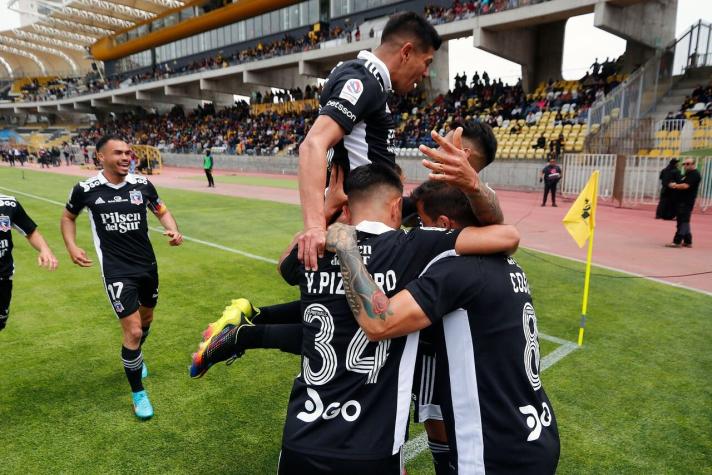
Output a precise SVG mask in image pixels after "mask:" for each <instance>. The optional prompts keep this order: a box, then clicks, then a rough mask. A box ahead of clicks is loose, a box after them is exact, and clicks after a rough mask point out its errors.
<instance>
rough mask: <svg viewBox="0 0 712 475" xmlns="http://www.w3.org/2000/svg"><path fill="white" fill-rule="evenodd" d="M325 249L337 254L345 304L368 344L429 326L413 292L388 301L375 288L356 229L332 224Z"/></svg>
mask: <svg viewBox="0 0 712 475" xmlns="http://www.w3.org/2000/svg"><path fill="white" fill-rule="evenodd" d="M326 249H327V250H329V251H332V252H335V253H336V255H337V256H338V258H339V265H340V267H341V276H342V278H343V282H344V292H345V294H346V300H347V301H348V303H349V307H351V311H352V312H353V314H354V318H355V319H356V322H357V323H358V324H359V326H360V327H361V328H362V329H363V331H364V333H365V334H366V336H367V337H368V339H369V340H371V341H377V340H383V339H387V338H394V337H397V336H402V335H407V334H408V333H412V332H414V331H416V330H420V329H422V328H425V327H427V326H428V325H430V320H429V319H428V317H427V316H426V315H425V313H424V312H423V310H422V309H421V308H420V306H419V305H418V304H417V303H416V301H415V299H413V297H412V295H411V294H410V292H408V291H407V290H402V291H400V292H398V294H396V295H395V296H394V297H393V298H392V299H389V298H388V297H387V296H386V294H385V293H383V291H382V290H381V289H380V288H379V287H378V286H377V285H376V283H375V282H374V280H373V278H372V277H371V275H370V274H369V273H368V271H367V270H366V267H365V266H364V265H363V259H362V258H361V255H360V254H359V252H358V247H357V244H356V229H355V228H354V227H353V226H347V225H345V224H341V223H335V224H332V225H331V226H330V227H329V232H328V234H327V238H326Z"/></svg>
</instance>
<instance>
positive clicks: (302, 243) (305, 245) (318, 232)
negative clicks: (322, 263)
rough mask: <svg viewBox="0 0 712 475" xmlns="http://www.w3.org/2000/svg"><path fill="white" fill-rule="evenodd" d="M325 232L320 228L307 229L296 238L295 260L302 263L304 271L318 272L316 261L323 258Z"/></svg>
mask: <svg viewBox="0 0 712 475" xmlns="http://www.w3.org/2000/svg"><path fill="white" fill-rule="evenodd" d="M325 241H326V230H325V229H324V228H321V227H314V228H309V229H307V230H306V231H304V232H303V233H302V234H301V235H300V236H299V238H297V246H298V251H297V258H298V259H299V260H300V261H301V262H303V263H304V268H305V269H306V270H311V271H316V270H318V265H317V261H318V259H319V258H320V257H324V242H325Z"/></svg>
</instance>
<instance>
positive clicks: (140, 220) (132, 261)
mask: <svg viewBox="0 0 712 475" xmlns="http://www.w3.org/2000/svg"><path fill="white" fill-rule="evenodd" d="M162 207H163V204H162V202H161V200H160V198H159V197H158V193H157V192H156V188H155V187H154V186H153V184H152V183H151V182H150V181H148V180H147V179H146V178H144V177H142V176H137V175H128V176H127V177H126V181H125V182H124V183H123V184H122V185H121V186H117V185H113V184H112V183H110V182H109V181H108V180H107V179H106V178H105V177H104V175H103V174H102V173H99V174H98V175H96V176H94V177H92V178H89V179H87V180H84V181H82V182H79V183H78V184H77V185H75V186H74V188H73V189H72V191H71V193H70V195H69V200H68V202H67V205H66V208H67V211H69V212H70V213H72V214H74V215H78V214H79V213H80V212H81V211H82V210H83V209H84V208H86V209H87V210H88V212H89V220H90V221H91V230H92V235H93V238H94V245H95V246H96V253H97V256H98V257H99V264H100V265H101V270H102V273H103V275H104V277H128V276H134V275H139V274H143V273H145V272H147V271H155V270H156V269H157V267H156V256H155V255H154V253H153V247H152V246H151V241H150V239H149V237H148V220H147V213H146V209H147V208H148V209H150V210H151V211H152V212H153V213H154V214H156V215H160V214H161V210H162Z"/></svg>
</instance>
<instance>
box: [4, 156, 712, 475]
mask: <svg viewBox="0 0 712 475" xmlns="http://www.w3.org/2000/svg"><path fill="white" fill-rule="evenodd" d="M75 181H76V179H74V178H72V177H66V176H59V175H51V174H41V173H38V172H31V171H25V173H24V179H23V178H22V176H21V172H20V171H19V170H11V169H7V168H2V169H0V187H4V188H11V189H14V190H18V191H21V192H24V193H30V194H33V195H38V196H41V197H44V198H47V199H49V200H54V201H58V202H63V201H64V200H65V199H66V196H67V194H68V192H69V190H70V188H71V186H72V185H73V184H74V183H75ZM159 191H160V193H161V196H162V198H163V199H164V201H165V202H166V203H167V205H168V206H169V208H170V209H171V210H172V212H173V213H174V215H175V216H176V218H177V220H178V222H179V225H180V226H181V229H182V231H183V232H184V234H186V235H187V236H190V237H193V238H197V239H202V240H204V241H210V242H213V243H217V244H221V245H223V246H227V247H230V248H233V249H239V250H242V251H246V252H250V253H253V254H257V255H260V256H264V257H267V258H273V259H276V258H277V257H278V255H279V253H280V252H281V250H282V248H283V247H284V246H285V245H286V244H287V242H288V241H289V240H290V238H291V236H292V234H293V233H294V232H296V231H297V230H298V229H299V227H300V213H299V209H298V207H296V206H288V205H281V204H275V203H269V202H264V201H256V200H247V199H239V198H229V197H221V196H215V195H207V194H201V193H192V192H185V191H180V190H173V189H160V190H159ZM0 193H9V192H8V191H7V190H4V189H0ZM9 194H12V193H9ZM16 196H17V197H18V198H19V199H20V200H21V202H22V204H23V206H24V207H25V208H26V209H27V210H28V212H29V213H30V215H31V216H32V217H33V219H35V221H37V222H38V224H39V225H40V229H41V231H42V233H43V234H44V235H45V237H46V238H47V239H48V241H49V243H50V245H51V246H52V248H53V249H54V251H55V252H56V253H57V255H58V257H59V258H60V268H59V269H58V270H57V271H56V272H54V273H49V272H46V271H44V270H40V269H38V268H37V267H36V264H35V253H34V251H32V250H31V249H30V247H29V245H27V243H25V242H23V241H24V239H23V238H22V236H20V235H19V234H15V241H16V248H15V258H16V267H17V273H16V277H15V282H14V286H15V288H14V296H13V303H12V309H11V316H10V321H9V323H8V328H7V329H6V330H4V331H3V332H0V361H1V362H2V363H1V364H0V472H2V473H13V474H14V473H138V472H143V473H160V474H165V473H237V474H265V473H275V470H276V465H277V456H278V453H279V447H280V439H281V429H282V425H283V422H284V415H285V408H286V403H287V398H288V394H289V390H290V387H291V382H292V379H293V378H294V377H295V376H296V374H297V373H298V372H299V359H298V358H297V357H295V356H291V355H286V354H282V353H280V352H277V351H253V352H251V353H248V354H247V355H245V356H244V357H243V358H242V359H240V360H238V361H236V362H235V363H234V364H233V365H232V366H230V367H226V366H225V365H220V366H217V367H215V368H213V369H211V371H210V372H209V373H208V374H207V375H206V376H205V377H204V378H203V379H200V380H191V379H189V378H188V376H187V366H188V364H189V361H190V354H191V352H192V351H194V350H195V348H196V346H197V343H198V340H199V337H200V333H201V331H202V330H203V329H204V327H205V326H206V324H207V323H208V322H209V321H211V320H213V319H215V317H216V316H218V315H219V314H220V312H221V310H222V307H223V306H224V305H226V304H227V303H228V302H229V300H230V299H231V298H236V297H239V296H246V297H249V298H250V299H251V300H252V301H253V302H254V303H255V304H256V305H264V304H270V303H276V302H283V301H288V300H291V299H294V298H296V297H297V291H296V290H295V289H293V288H290V287H288V286H287V285H286V284H283V283H282V282H281V281H280V279H279V278H278V277H277V275H276V273H275V269H274V266H273V265H271V264H268V263H264V262H259V261H255V260H252V259H248V258H245V257H242V256H240V255H236V254H233V253H229V252H226V251H222V250H218V249H215V248H211V247H207V246H205V245H201V244H198V243H195V242H186V243H185V244H184V245H183V246H182V247H179V248H170V247H169V246H168V245H167V243H166V242H165V238H164V237H163V236H161V235H160V234H159V233H151V238H152V240H153V243H154V248H155V250H156V253H157V255H158V261H159V268H160V277H161V287H160V288H161V297H160V300H159V304H158V307H157V310H156V318H155V322H154V326H153V331H152V334H151V336H150V338H149V340H148V342H147V343H146V345H145V346H144V356H145V360H146V362H147V365H148V368H149V370H150V373H151V375H150V377H149V378H148V380H146V388H147V389H148V391H149V394H150V395H151V399H152V402H153V404H154V407H155V410H156V416H155V417H154V419H152V420H150V421H148V422H143V423H142V422H139V421H137V420H135V418H134V416H133V414H132V412H131V406H130V397H129V387H128V383H127V382H126V380H125V377H124V374H123V369H122V367H121V362H120V359H119V349H120V331H119V326H118V323H117V322H116V321H115V318H114V317H113V315H112V312H111V308H110V306H109V303H108V302H107V299H106V296H105V292H104V289H103V286H102V284H101V282H100V276H99V269H98V267H97V266H96V264H95V266H94V267H92V268H90V269H81V268H79V267H76V266H74V265H73V264H72V263H71V262H70V261H69V259H68V257H67V254H66V252H65V251H64V247H63V244H62V239H61V236H60V234H59V216H60V213H61V207H60V206H59V205H57V204H52V203H49V202H46V201H41V200H37V199H33V198H30V197H28V196H23V195H21V194H16ZM153 224H154V225H157V224H158V223H157V222H156V221H153ZM78 237H79V243H80V245H82V246H83V247H84V248H85V249H86V250H87V251H88V252H89V253H90V254H91V255H92V256H95V254H94V251H93V247H92V244H91V237H90V231H89V224H88V222H87V219H86V217H85V216H82V217H81V218H80V219H79V222H78ZM517 259H518V260H519V261H520V262H521V263H522V265H523V266H524V268H525V269H526V271H527V274H528V280H529V282H530V285H531V288H532V293H533V296H534V304H535V308H536V312H537V316H538V320H539V330H540V332H542V333H545V334H547V335H552V336H555V337H559V338H563V339H566V340H569V341H574V340H575V338H576V334H577V328H578V314H579V308H580V307H579V306H580V296H581V288H582V281H583V274H582V270H583V265H581V264H578V263H575V262H571V261H567V260H563V259H557V258H553V257H550V256H544V255H541V254H537V253H532V252H530V251H520V252H519V253H518V254H517ZM561 266H563V267H561ZM594 272H596V273H605V274H607V275H614V276H620V274H613V273H611V272H608V271H603V270H600V269H599V270H595V271H594ZM710 308H712V298H711V297H708V296H704V295H701V294H698V293H694V292H690V291H685V290H680V289H675V288H672V287H669V286H664V285H661V284H658V283H655V282H650V281H645V280H641V279H630V278H622V279H621V278H610V277H601V276H596V275H594V277H593V278H592V284H591V298H590V303H589V316H590V319H589V323H588V327H587V328H588V329H587V334H586V341H585V346H584V347H583V349H581V350H577V351H574V352H572V353H571V354H569V355H568V356H566V357H565V358H564V359H562V360H561V361H559V362H558V363H556V364H555V365H553V366H552V367H551V368H549V369H547V370H546V371H545V372H544V374H543V381H544V385H545V388H546V390H547V393H548V394H549V397H550V398H551V400H552V403H553V406H554V411H555V412H556V415H557V418H558V422H559V430H560V434H561V440H562V454H561V461H560V464H559V473H565V474H568V473H572V474H578V473H591V474H599V473H616V474H618V473H712V461H711V457H712V456H711V455H710V454H711V453H712V452H711V448H712V412H710V402H711V401H712V378H711V377H710V374H712V351H710V348H709V337H710V335H712V314H711V313H710ZM556 347H557V345H556V344H554V343H551V342H549V341H542V344H541V348H542V357H544V356H545V355H546V354H549V353H550V352H551V351H553V350H555V349H556ZM420 431H421V429H420V428H418V427H415V428H413V432H412V433H413V434H418V433H419V432H420ZM407 468H408V471H409V473H410V474H411V475H417V474H428V473H432V468H431V464H430V460H429V455H428V454H427V453H422V454H420V455H419V456H417V457H416V458H415V459H414V460H412V461H411V462H410V463H409V464H408V465H407Z"/></svg>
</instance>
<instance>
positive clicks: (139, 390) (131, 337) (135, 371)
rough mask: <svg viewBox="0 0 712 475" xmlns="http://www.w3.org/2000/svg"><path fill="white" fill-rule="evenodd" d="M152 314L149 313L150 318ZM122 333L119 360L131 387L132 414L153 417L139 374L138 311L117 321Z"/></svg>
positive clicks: (139, 326) (141, 362)
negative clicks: (119, 323)
mask: <svg viewBox="0 0 712 475" xmlns="http://www.w3.org/2000/svg"><path fill="white" fill-rule="evenodd" d="M152 315H153V312H151V316H152ZM119 321H120V322H121V330H122V332H123V342H122V347H121V359H122V361H123V363H124V371H125V372H126V378H127V379H128V380H129V385H130V386H131V396H132V399H133V406H134V413H135V414H136V417H138V418H139V419H150V418H151V417H153V407H152V406H151V402H150V401H149V399H148V394H146V391H145V390H144V388H143V382H142V381H141V372H142V370H143V354H142V352H141V338H142V337H143V330H142V328H141V323H142V322H141V313H140V311H139V310H137V311H135V312H134V313H132V314H131V315H129V316H127V317H124V318H122V319H120V320H119Z"/></svg>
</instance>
